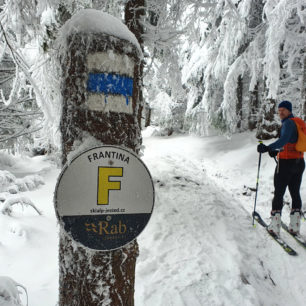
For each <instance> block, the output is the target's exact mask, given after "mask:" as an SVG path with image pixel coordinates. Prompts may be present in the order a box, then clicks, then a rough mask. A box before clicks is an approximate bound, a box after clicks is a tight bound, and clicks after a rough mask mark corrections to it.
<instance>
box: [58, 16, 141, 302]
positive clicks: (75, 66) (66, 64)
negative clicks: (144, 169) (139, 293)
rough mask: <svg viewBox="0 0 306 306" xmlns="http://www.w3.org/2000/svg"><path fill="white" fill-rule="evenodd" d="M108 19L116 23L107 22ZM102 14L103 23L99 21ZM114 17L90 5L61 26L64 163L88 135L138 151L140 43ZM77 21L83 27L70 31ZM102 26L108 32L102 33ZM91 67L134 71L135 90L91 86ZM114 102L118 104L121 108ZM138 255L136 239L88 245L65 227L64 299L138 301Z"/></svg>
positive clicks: (62, 248)
mask: <svg viewBox="0 0 306 306" xmlns="http://www.w3.org/2000/svg"><path fill="white" fill-rule="evenodd" d="M82 18H83V19H82ZM103 18H104V19H106V21H103ZM107 19H108V21H111V22H113V23H109V24H108V23H107ZM91 20H92V24H91ZM97 20H99V22H100V23H103V22H104V24H102V25H97ZM115 21H116V20H115V18H114V17H112V16H110V15H107V14H103V13H101V12H100V11H95V10H85V12H84V11H83V12H80V13H79V14H76V15H74V16H73V18H72V19H71V22H70V21H68V23H67V24H65V25H64V29H63V30H62V33H64V36H65V37H64V38H65V39H64V40H63V39H62V40H63V45H64V46H66V48H67V50H66V52H65V53H63V54H62V56H61V57H60V62H61V66H62V71H63V79H62V86H61V90H62V97H63V105H62V107H63V109H62V119H61V126H60V129H61V134H62V152H63V157H62V161H63V163H65V162H66V161H67V160H69V158H70V156H69V154H70V153H71V154H73V152H74V153H76V152H79V151H80V150H82V149H83V150H84V149H85V147H84V145H85V144H86V142H87V141H88V139H92V140H93V142H94V143H95V144H96V145H97V144H109V145H120V146H122V147H125V148H128V149H130V150H132V151H134V152H136V153H138V152H139V148H140V143H141V134H140V124H139V108H140V103H139V96H140V86H141V79H140V76H141V73H140V71H141V68H140V67H141V65H140V54H141V49H140V47H139V45H138V43H137V41H136V39H135V37H134V36H133V35H132V33H131V32H129V31H128V29H127V28H126V27H125V26H124V25H123V24H122V23H121V22H120V21H119V20H117V22H115ZM74 22H75V23H74ZM78 22H80V23H78ZM82 22H83V23H82ZM84 24H85V25H86V24H89V25H91V26H92V29H91V28H90V26H88V28H82V25H83V26H84ZM108 25H109V27H108ZM78 26H79V30H80V32H77V33H71V34H69V35H68V34H67V31H68V33H69V30H71V31H74V30H75V29H77V28H78ZM65 27H66V28H65ZM122 27H123V28H122ZM97 29H100V30H101V31H103V30H104V31H106V33H107V34H106V33H99V32H98V33H97ZM113 29H117V31H118V33H117V32H116V31H114V30H113ZM111 31H114V33H113V34H111V33H110V32H111ZM116 34H118V35H120V38H118V37H116ZM129 38H130V40H128V39H129ZM133 39H134V41H133ZM116 61H118V62H116ZM123 70H124V71H123ZM114 72H116V73H117V74H114ZM89 73H100V74H103V73H106V74H108V73H113V74H114V77H117V76H118V75H119V76H120V75H123V76H125V75H129V74H131V77H132V79H133V84H134V85H133V92H132V96H131V97H128V96H125V97H124V96H121V97H120V94H117V95H114V96H112V95H111V93H108V92H105V93H104V94H102V93H101V94H97V93H91V92H88V84H89V83H88V79H89ZM121 98H122V99H121ZM120 99H121V100H120ZM120 101H121V102H122V104H120V103H121V102H120ZM115 104H116V105H117V106H116V105H115ZM119 104H120V105H119ZM114 107H119V109H117V111H116V110H115V109H113V108H114ZM106 108H110V109H108V110H106ZM93 142H91V144H90V145H91V146H93V145H94V144H93ZM81 147H82V149H81ZM80 175H81V174H80ZM137 256H138V244H137V241H136V240H134V241H133V242H131V243H129V244H128V245H126V246H125V247H123V248H121V249H117V250H112V251H105V252H104V251H103V252H102V251H96V250H91V249H88V248H85V247H83V246H82V245H80V244H79V243H76V242H75V241H74V240H72V239H71V238H70V236H68V234H67V233H66V232H65V231H64V230H63V229H61V233H60V247H59V260H60V286H59V291H60V297H59V305H60V306H67V305H69V306H76V305H78V306H81V305H82V306H97V305H116V306H117V305H123V306H130V305H134V282H135V265H136V258H137Z"/></svg>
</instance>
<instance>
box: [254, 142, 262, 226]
mask: <svg viewBox="0 0 306 306" xmlns="http://www.w3.org/2000/svg"><path fill="white" fill-rule="evenodd" d="M258 142H259V143H262V141H261V140H259V141H258ZM260 164H261V153H259V159H258V170H257V179H256V193H255V203H254V211H253V226H254V219H255V217H254V214H255V210H256V201H257V193H258V182H259V170H260Z"/></svg>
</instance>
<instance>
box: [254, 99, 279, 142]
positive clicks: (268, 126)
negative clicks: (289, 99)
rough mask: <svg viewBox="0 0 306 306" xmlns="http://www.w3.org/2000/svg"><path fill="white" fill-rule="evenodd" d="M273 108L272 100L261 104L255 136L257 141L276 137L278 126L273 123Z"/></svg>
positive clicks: (274, 102) (273, 102) (273, 101)
mask: <svg viewBox="0 0 306 306" xmlns="http://www.w3.org/2000/svg"><path fill="white" fill-rule="evenodd" d="M275 106H276V101H275V100H274V99H267V100H266V102H264V103H263V105H262V109H261V115H260V118H259V126H258V130H257V134H256V138H257V139H260V140H269V139H272V138H275V137H276V136H277V133H278V125H277V123H276V121H275Z"/></svg>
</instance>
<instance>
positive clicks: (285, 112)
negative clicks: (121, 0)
mask: <svg viewBox="0 0 306 306" xmlns="http://www.w3.org/2000/svg"><path fill="white" fill-rule="evenodd" d="M290 114H291V112H290V111H289V110H288V109H287V108H285V107H280V108H279V109H278V116H279V118H280V119H281V120H283V119H285V118H287V117H289V115H290Z"/></svg>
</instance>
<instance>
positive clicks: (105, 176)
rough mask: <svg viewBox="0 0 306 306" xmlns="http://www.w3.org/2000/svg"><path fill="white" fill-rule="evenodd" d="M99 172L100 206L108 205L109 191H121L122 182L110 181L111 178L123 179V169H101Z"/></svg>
mask: <svg viewBox="0 0 306 306" xmlns="http://www.w3.org/2000/svg"><path fill="white" fill-rule="evenodd" d="M98 171H99V172H98V205H108V204H109V191H110V190H120V189H121V182H118V181H109V178H110V177H111V176H118V177H122V176H123V168H110V167H99V170H98Z"/></svg>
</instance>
